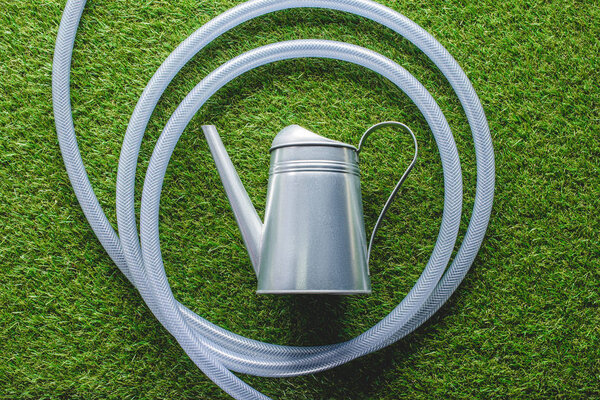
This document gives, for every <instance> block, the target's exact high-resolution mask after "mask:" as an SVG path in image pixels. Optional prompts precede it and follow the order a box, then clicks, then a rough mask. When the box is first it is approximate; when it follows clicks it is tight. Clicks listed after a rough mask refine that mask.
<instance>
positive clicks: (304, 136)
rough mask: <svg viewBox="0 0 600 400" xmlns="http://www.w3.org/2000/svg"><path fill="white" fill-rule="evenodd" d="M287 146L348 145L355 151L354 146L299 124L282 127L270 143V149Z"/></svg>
mask: <svg viewBox="0 0 600 400" xmlns="http://www.w3.org/2000/svg"><path fill="white" fill-rule="evenodd" d="M288 146H333V147H348V148H350V149H352V150H355V151H356V147H354V146H352V145H349V144H347V143H344V142H338V141H337V140H332V139H327V138H325V137H323V136H319V135H317V134H316V133H314V132H311V131H309V130H308V129H304V128H303V127H301V126H300V125H290V126H288V127H286V128H283V129H282V130H281V131H280V132H279V133H278V134H277V136H275V139H273V143H272V144H271V151H272V150H275V149H278V148H280V147H288Z"/></svg>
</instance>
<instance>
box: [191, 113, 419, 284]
mask: <svg viewBox="0 0 600 400" xmlns="http://www.w3.org/2000/svg"><path fill="white" fill-rule="evenodd" d="M390 125H401V126H403V127H405V128H406V129H408V131H409V132H410V133H411V135H412V136H413V141H414V144H415V150H416V149H417V147H416V146H417V142H416V139H415V137H414V135H413V133H412V131H410V129H409V128H408V127H407V126H406V125H404V124H401V123H399V122H395V121H388V122H383V123H380V124H377V125H374V126H373V127H371V128H369V130H367V131H366V132H365V134H364V135H363V137H362V139H361V141H360V144H359V146H358V148H357V147H354V146H352V145H350V144H346V143H343V142H338V141H335V140H332V139H328V138H325V137H322V136H319V135H317V134H316V133H313V132H311V131H309V130H307V129H304V128H302V127H300V126H298V125H291V126H288V127H287V128H285V129H283V130H282V131H281V132H279V133H278V134H277V136H276V137H275V139H274V140H273V143H272V145H271V150H270V153H271V166H270V171H269V184H268V189H267V202H266V210H265V218H264V222H263V221H261V219H260V217H259V216H258V213H257V212H256V209H255V208H254V206H253V205H252V202H251V200H250V197H249V196H248V194H247V192H246V190H245V189H244V186H243V185H242V182H241V180H240V178H239V176H238V174H237V172H236V170H235V168H234V166H233V163H232V162H231V160H230V158H229V156H228V154H227V151H226V150H225V147H224V145H223V142H222V141H221V138H220V137H219V134H218V133H217V129H216V128H215V127H214V126H213V125H205V126H203V127H202V130H203V131H204V136H205V137H206V140H207V142H208V146H209V148H210V152H211V154H212V156H213V158H214V161H215V164H216V167H217V170H218V172H219V176H220V177H221V180H222V182H223V186H224V188H225V193H226V194H227V197H228V198H229V203H230V204H231V208H232V209H233V213H234V215H235V219H236V221H237V224H238V226H239V229H240V231H241V234H242V238H243V240H244V244H245V245H246V248H247V250H248V254H249V255H250V260H251V262H252V266H253V267H254V271H255V273H256V276H257V278H258V290H257V293H259V294H368V293H371V282H370V278H369V267H368V260H369V255H370V250H371V245H372V243H373V239H374V237H375V233H376V232H377V229H378V227H379V225H380V224H381V220H382V219H383V217H384V215H385V213H386V211H387V209H388V208H389V205H390V203H391V201H392V200H393V198H394V196H395V195H396V194H397V192H398V189H399V188H400V185H401V184H402V182H403V181H404V179H406V176H407V175H408V173H409V172H410V170H411V169H412V167H413V166H414V163H415V161H416V151H415V157H414V158H413V162H412V163H411V165H410V166H409V168H408V169H407V170H406V172H405V173H404V175H403V176H402V178H401V179H400V181H399V182H398V184H397V185H396V187H395V188H394V190H393V191H392V194H391V195H390V197H389V199H388V201H387V203H386V205H385V206H384V209H383V211H382V212H381V214H380V216H379V219H378V220H377V223H376V224H375V228H374V230H373V234H372V235H371V240H370V243H369V247H368V248H367V239H366V232H365V224H364V218H363V206H362V196H361V188H360V170H359V165H358V161H359V157H358V156H359V153H360V150H361V148H362V144H363V143H364V140H365V139H366V138H367V137H368V136H369V134H370V133H372V132H373V131H375V130H377V129H379V128H382V127H385V126H390Z"/></svg>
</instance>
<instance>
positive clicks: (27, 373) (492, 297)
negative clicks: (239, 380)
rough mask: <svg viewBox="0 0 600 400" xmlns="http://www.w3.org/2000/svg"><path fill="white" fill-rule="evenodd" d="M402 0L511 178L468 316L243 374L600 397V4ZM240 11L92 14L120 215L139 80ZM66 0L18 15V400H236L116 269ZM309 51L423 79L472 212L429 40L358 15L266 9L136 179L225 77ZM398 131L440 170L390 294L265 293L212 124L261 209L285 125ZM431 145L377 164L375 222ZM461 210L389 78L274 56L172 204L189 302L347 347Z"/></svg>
mask: <svg viewBox="0 0 600 400" xmlns="http://www.w3.org/2000/svg"><path fill="white" fill-rule="evenodd" d="M382 2H383V3H385V4H387V5H389V6H391V7H393V8H394V9H396V10H398V11H400V12H402V13H404V14H405V15H407V16H408V17H409V18H411V19H413V20H414V21H416V22H417V23H419V24H420V25H421V26H423V27H424V28H425V29H427V30H428V31H429V32H431V33H432V34H433V35H434V36H435V37H436V38H437V39H438V40H439V41H440V42H441V43H442V44H443V45H444V46H446V48H447V49H448V50H449V51H450V53H451V54H452V55H453V56H454V57H455V58H456V59H457V60H458V61H459V63H460V65H461V66H462V67H463V68H464V70H465V71H466V73H467V75H468V76H469V78H470V79H471V81H472V83H473V85H474V87H475V89H476V91H477V93H478V94H479V96H480V98H481V100H482V103H483V105H484V108H485V110H486V113H487V117H488V120H489V123H490V128H491V132H492V135H493V138H494V145H495V149H496V160H497V171H498V172H497V191H496V200H495V207H494V213H493V215H492V220H491V224H490V228H489V230H488V233H487V239H486V240H485V242H484V244H483V247H482V249H481V252H480V253H479V256H478V258H477V260H476V262H475V264H474V267H473V269H472V271H471V272H470V273H469V275H468V276H467V278H466V280H465V281H464V283H463V284H462V285H461V287H460V288H459V289H458V291H457V292H456V294H455V295H454V296H453V297H452V299H451V301H450V302H449V303H448V304H447V305H446V306H445V307H444V308H443V309H442V310H441V311H440V312H439V313H438V314H436V315H435V316H434V317H433V318H432V319H431V320H430V321H429V322H428V323H427V324H426V325H425V326H424V327H422V328H421V329H419V330H418V331H417V332H416V333H414V334H412V335H411V336H409V337H408V338H406V339H405V340H402V341H400V342H399V343H396V344H394V345H392V346H390V347H389V348H386V349H385V350H382V351H379V352H377V353H375V354H373V355H370V356H367V357H364V358H361V359H359V360H356V361H354V362H352V363H350V364H349V365H345V366H343V367H340V368H336V369H334V370H331V371H328V372H324V373H320V374H317V375H314V376H305V377H298V378H292V379H264V378H256V377H247V376H244V377H243V379H244V380H246V381H247V382H249V383H250V384H252V385H254V386H255V387H256V388H257V389H259V390H261V391H263V392H265V393H266V394H268V395H270V396H272V397H274V398H277V399H397V398H402V399H429V398H451V399H467V398H468V399H471V398H485V399H500V398H523V399H525V398H531V399H534V398H539V399H547V398H563V399H567V398H568V399H586V398H600V331H599V326H600V309H599V307H600V294H599V293H600V283H599V282H600V269H599V264H600V247H599V239H598V238H599V233H598V232H599V230H600V223H599V217H598V209H599V208H600V200H599V194H600V176H599V174H600V128H599V124H600V121H599V115H600V89H599V87H598V81H599V78H600V76H599V74H598V69H599V67H600V65H599V58H600V57H599V55H600V44H599V39H598V38H599V37H600V28H599V26H600V25H599V23H598V21H599V20H600V8H599V7H598V4H597V3H595V2H593V1H587V2H586V1H572V0H570V1H535V0H532V1H526V2H525V1H523V2H521V1H515V0H511V1H506V2H502V3H499V2H495V1H491V0H484V1H480V2H474V1H456V0H452V1H441V0H435V1H428V2H421V1H411V0H406V1H405V0H401V1H394V0H385V1H382ZM237 3H238V2H237V1H226V0H219V1H197V0H184V1H178V2H175V1H166V0H156V1H143V2H142V1H140V2H133V1H131V2H122V1H119V2H116V1H109V0H90V1H89V4H88V5H87V7H86V10H85V12H84V15H83V19H82V25H81V28H80V31H79V34H78V36H77V41H76V46H75V53H74V61H73V64H74V65H73V72H72V88H73V108H74V112H75V117H74V118H75V124H76V129H77V132H78V137H79V143H80V147H81V150H82V153H83V157H84V161H85V163H86V166H87V167H88V172H89V173H90V179H91V181H92V183H93V185H94V187H95V189H96V193H97V195H98V197H99V200H100V202H101V204H102V205H103V206H104V207H105V210H106V211H107V214H108V216H109V218H110V220H111V221H112V222H113V223H114V222H116V219H115V216H114V195H115V193H114V192H115V179H116V170H117V162H118V157H119V151H120V145H121V141H122V138H123V134H124V131H125V127H126V125H127V121H128V118H129V116H130V115H131V112H132V110H133V107H134V106H135V104H136V101H137V99H138V97H139V95H140V93H141V91H142V89H143V88H144V86H145V84H146V83H147V81H148V80H149V79H150V77H151V76H152V74H153V73H154V71H155V70H156V69H157V68H158V66H159V65H160V63H161V62H162V61H163V60H164V59H165V57H166V56H167V55H168V54H169V53H170V52H171V51H172V50H173V49H174V48H175V46H176V45H177V44H178V43H180V42H181V41H182V40H183V39H185V38H186V37H187V36H188V35H189V34H190V33H191V32H193V30H194V29H196V28H197V27H199V26H201V25H202V24H203V23H205V22H207V21H208V20H209V19H210V18H212V17H214V16H216V15H218V14H219V13H221V12H222V11H224V10H226V9H228V8H230V7H231V6H233V5H235V4H237ZM63 7H64V1H54V0H44V1H41V2H40V1H32V0H19V1H16V0H0V10H1V11H0V25H1V26H2V35H0V59H1V60H2V61H1V62H0V130H1V131H0V132H1V133H2V141H1V142H0V154H1V157H0V216H1V218H2V223H1V224H0V329H1V338H2V340H1V343H0V354H1V355H2V362H0V399H34V398H35V399H55V398H61V399H78V398H80V399H84V398H85V399H90V398H111V399H161V398H179V399H192V398H194V399H209V398H210V399H226V398H228V397H227V396H226V395H225V394H224V393H223V392H222V391H221V390H220V389H218V388H217V387H216V386H215V385H214V384H213V383H212V382H210V381H209V380H208V379H207V378H206V377H205V376H204V375H203V374H202V373H201V372H200V371H199V370H198V369H197V368H196V367H195V366H194V365H193V363H192V362H191V361H190V360H189V359H188V357H187V356H186V355H185V354H184V353H183V351H182V350H181V349H180V348H179V346H178V345H177V344H176V343H175V341H174V339H173V338H172V337H171V336H170V335H169V334H168V333H167V332H166V331H165V330H164V329H163V328H162V327H161V326H160V324H159V323H158V322H157V321H156V320H155V318H154V317H153V316H152V315H151V313H150V312H149V311H148V309H147V308H146V306H145V305H144V304H143V302H142V300H141V298H140V297H139V295H138V294H137V293H136V291H135V290H134V288H133V287H132V286H131V285H130V284H129V282H127V280H126V279H125V278H124V277H123V276H121V274H120V273H119V271H118V270H117V268H116V267H115V266H114V265H113V264H112V263H111V261H110V259H109V258H108V256H107V255H106V254H105V252H104V251H103V249H102V248H101V246H100V245H99V243H98V241H97V240H96V239H95V237H94V235H93V233H92V232H91V230H90V229H89V226H88V224H87V222H86V221H85V219H84V216H83V214H82V212H81V210H80V208H79V206H78V203H77V200H76V198H75V196H74V194H73V191H72V189H71V187H70V184H69V181H68V178H67V175H66V172H65V170H64V167H63V164H62V159H61V156H60V151H59V147H58V143H57V140H56V136H55V130H54V125H53V117H52V104H51V90H50V88H51V78H50V73H51V67H52V55H53V45H54V40H55V36H56V32H57V27H58V23H59V21H60V15H61V12H62V9H63ZM308 37H315V38H327V39H335V40H341V41H348V42H352V43H357V44H360V45H363V46H366V47H368V48H371V49H374V50H376V51H379V52H381V53H383V54H384V55H386V56H389V57H390V58H392V59H394V60H397V61H398V62H399V63H400V64H401V65H403V66H405V67H406V68H407V69H408V70H409V71H411V72H412V73H413V74H414V75H415V76H417V77H418V78H419V79H420V80H421V82H423V84H424V85H425V86H426V87H427V88H428V89H429V90H430V92H431V93H432V94H433V96H434V97H435V98H436V100H437V101H438V103H439V104H440V106H441V108H442V110H443V111H444V113H445V114H446V117H447V118H448V121H449V122H450V125H451V126H452V128H453V131H454V133H455V136H456V140H457V144H458V147H459V151H460V152H461V160H462V164H463V170H464V183H465V186H466V190H465V195H466V208H465V210H469V209H470V206H471V205H472V197H473V193H474V180H475V164H474V154H473V149H472V143H471V140H470V133H469V129H468V125H467V123H466V120H465V117H464V114H463V113H462V111H461V108H460V104H459V103H458V100H457V99H456V97H455V96H454V94H453V92H452V90H451V88H450V87H449V85H448V84H447V82H446V81H445V79H444V78H443V76H441V74H440V73H439V71H437V70H436V69H435V68H434V67H433V66H432V64H431V62H429V61H428V60H427V58H426V57H425V56H424V55H423V54H421V53H420V52H419V51H418V50H417V49H416V48H414V47H413V46H412V45H410V44H409V43H407V42H406V41H404V40H402V39H400V38H398V37H397V36H396V35H394V34H393V33H391V32H390V31H388V30H387V29H385V28H382V27H380V26H378V25H377V24H375V23H371V22H369V21H365V20H363V19H361V18H356V17H351V16H347V15H344V14H341V13H337V12H327V11H311V10H300V11H289V12H281V13H277V14H275V15H272V16H269V17H263V18H259V19H257V20H256V21H254V22H251V23H248V24H245V25H244V26H243V27H241V28H238V29H235V30H234V31H232V32H230V33H228V34H226V35H225V36H224V37H222V38H220V39H218V40H216V41H215V42H214V43H213V44H212V45H210V46H209V48H208V49H206V50H205V51H202V52H201V53H200V54H199V55H198V56H196V57H195V58H194V59H193V61H192V62H191V63H190V64H189V65H188V66H186V67H185V68H184V70H183V71H182V72H181V73H180V74H179V75H178V76H177V78H176V79H175V81H174V82H173V83H172V84H171V86H170V87H169V89H168V90H167V92H166V94H165V95H164V97H163V99H162V100H161V102H160V104H159V106H158V108H157V110H156V111H155V113H154V115H153V117H152V120H151V121H150V125H149V129H148V132H147V135H146V138H145V141H144V145H143V149H142V155H141V159H140V168H139V170H140V171H143V170H144V169H145V166H146V165H147V161H148V158H149V155H150V153H151V151H152V148H153V146H154V142H155V140H156V138H157V137H158V135H159V133H160V130H161V128H162V127H163V126H164V123H165V122H166V120H167V118H168V116H169V115H170V113H171V112H173V110H174V109H175V107H176V105H177V104H178V102H179V101H180V100H181V99H182V98H183V96H184V95H185V94H186V93H187V92H188V91H189V90H190V89H191V88H192V87H193V86H194V85H195V84H196V83H197V82H198V81H199V80H200V79H201V78H202V77H203V76H205V75H206V74H207V73H208V72H209V71H211V70H212V69H214V68H215V67H217V66H218V65H220V64H221V63H223V62H224V61H226V60H227V59H229V58H231V57H233V56H235V55H237V54H239V53H240V52H242V51H245V50H249V49H251V48H253V47H256V46H258V45H261V44H266V43H271V42H274V41H278V40H286V39H296V38H308ZM386 119H396V120H400V121H403V122H406V123H408V124H409V125H410V126H411V127H413V129H414V130H415V131H416V133H417V135H418V139H419V142H420V146H421V158H420V160H419V162H418V164H417V167H416V169H415V171H414V173H413V175H412V176H411V177H410V178H409V180H408V181H407V183H406V186H405V188H404V189H403V190H402V193H401V195H400V198H399V200H398V201H397V202H396V203H395V205H394V206H393V208H392V210H391V212H390V215H389V218H388V219H387V220H386V223H385V224H384V227H383V230H382V231H381V236H380V238H379V239H378V241H377V246H376V248H375V252H374V255H373V257H374V259H373V264H372V278H373V289H374V290H373V295H372V296H368V297H351V298H350V297H344V298H319V297H310V296H307V297H302V296H296V297H292V296H284V297H272V296H257V295H256V294H255V293H254V290H255V286H256V282H255V278H254V276H253V274H252V272H251V268H250V266H249V260H248V257H247V255H246V252H245V249H244V247H243V244H242V241H241V237H240V234H239V233H238V230H237V227H236V226H235V223H234V221H233V217H232V214H231V212H230V208H229V206H228V203H227V200H226V198H225V195H224V193H223V190H222V188H221V184H220V182H219V178H218V175H217V173H216V171H215V168H214V165H213V162H212V160H211V159H210V157H209V153H208V149H207V146H206V144H205V142H204V140H203V137H202V135H201V131H200V125H201V124H203V123H214V124H215V125H217V126H218V128H219V130H220V132H221V134H222V135H223V140H224V142H225V144H226V146H227V147H228V149H229V150H230V152H231V156H232V159H233V161H234V163H235V164H236V166H237V167H238V169H239V171H240V174H241V177H242V180H243V182H244V183H245V184H246V186H247V188H248V190H249V194H250V197H251V198H252V199H253V201H254V202H255V204H256V206H257V209H258V210H263V209H264V205H265V204H264V199H265V193H266V183H267V176H268V175H267V174H268V162H269V161H268V151H267V150H268V148H269V144H270V141H271V140H272V138H273V136H274V135H275V134H276V133H277V132H278V131H279V130H280V129H281V128H283V127H285V126H287V125H289V124H292V123H298V124H301V125H303V126H305V127H307V128H309V129H312V130H313V131H315V132H317V133H320V134H323V135H326V136H328V137H331V138H334V139H337V140H344V141H347V142H352V143H357V141H358V139H359V137H360V134H361V132H362V131H363V130H364V129H365V128H366V127H368V126H370V125H371V124H374V123H376V122H379V121H383V120H386ZM411 152H412V150H411V145H410V140H409V138H408V137H406V136H405V135H401V136H397V135H394V134H392V132H387V133H386V134H381V135H377V137H374V138H373V141H372V142H371V145H370V147H369V149H368V150H365V153H364V154H365V155H364V157H363V162H364V164H363V166H362V169H363V195H364V200H365V214H366V220H367V225H368V226H367V228H368V229H369V228H370V227H372V225H373V223H374V221H375V217H376V215H377V213H378V211H379V207H380V206H381V205H382V204H383V202H384V200H385V198H386V196H387V194H388V192H389V190H390V188H391V185H392V184H393V182H394V180H395V179H397V177H398V173H399V172H400V171H401V170H402V169H403V168H404V166H405V165H406V163H407V162H408V161H409V159H410V156H411ZM141 177H142V176H141V175H140V182H141ZM442 196H443V191H442V175H441V170H440V163H439V158H438V154H437V150H436V147H435V143H434V142H433V140H432V138H431V134H430V131H429V130H428V128H427V125H426V123H425V121H424V120H423V118H422V117H421V116H420V115H419V113H418V112H417V110H416V109H415V107H414V106H413V105H412V103H411V102H410V101H409V100H408V99H407V98H406V96H404V95H403V94H401V93H399V92H398V90H397V89H395V88H394V87H392V85H391V84H390V83H389V82H387V81H385V80H384V79H382V78H379V77H377V76H376V75H374V74H372V73H368V72H366V71H365V70H363V69H361V68H358V67H355V66H351V65H348V64H345V63H339V62H333V61H321V60H310V61H307V60H297V61H288V62H281V63H277V64H274V65H271V66H267V67H263V68H260V69H259V70H257V71H254V72H252V73H248V74H246V75H244V76H243V77H241V78H239V79H237V80H236V81H234V82H233V83H232V84H230V85H228V86H227V87H226V88H225V89H224V90H221V91H220V92H219V93H218V94H217V95H216V96H215V97H214V98H213V99H212V100H211V101H210V104H208V105H207V106H206V107H204V108H203V109H202V110H201V112H200V113H199V114H198V115H197V116H196V117H195V119H194V120H193V121H192V123H191V124H190V126H189V127H188V129H187V130H186V132H185V134H184V136H183V137H182V139H181V141H180V143H179V145H178V147H177V149H176V152H175V155H174V157H173V159H172V161H171V164H170V167H169V170H168V174H167V180H166V184H165V190H164V192H163V201H162V208H161V238H162V249H163V253H164V258H165V263H166V267H167V273H168V275H169V278H170V281H171V285H172V287H173V290H174V292H175V295H176V297H177V298H178V299H180V300H181V301H182V302H183V303H184V304H186V305H188V306H189V307H190V308H192V309H193V310H195V311H196V312H198V313H199V314H200V315H203V316H205V317H206V318H208V319H209V320H211V321H213V322H215V323H217V324H220V325H222V326H225V327H227V328H228V329H231V330H233V331H235V332H237V333H241V334H243V335H246V336H249V337H252V338H257V339H263V340H267V341H271V342H276V343H282V344H319V343H332V342H337V341H340V340H344V339H349V338H351V337H353V336H355V335H357V334H359V333H360V332H362V331H363V330H364V329H366V328H367V327H369V326H371V325H372V324H374V323H375V322H377V321H378V320H379V319H380V318H382V317H383V316H384V315H386V314H387V313H388V312H389V311H390V310H391V309H392V308H393V307H394V305H395V304H397V303H398V302H399V301H400V299H401V298H402V297H403V295H405V294H406V292H407V291H408V290H409V289H410V287H411V286H412V285H413V284H414V281H415V280H416V278H417V276H418V275H419V273H420V271H421V270H422V268H423V266H424V264H425V262H426V261H427V258H428V256H429V253H430V251H431V249H432V247H433V245H434V242H435V237H436V234H437V229H438V225H439V221H440V213H441V208H442ZM260 213H261V214H262V211H261V212H260ZM469 215H470V213H469V212H468V211H467V212H466V215H465V216H464V222H465V224H464V225H466V222H467V221H468V216H469ZM463 232H464V226H463Z"/></svg>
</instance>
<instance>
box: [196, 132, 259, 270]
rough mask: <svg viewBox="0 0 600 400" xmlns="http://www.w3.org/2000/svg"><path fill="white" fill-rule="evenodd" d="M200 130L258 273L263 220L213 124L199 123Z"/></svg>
mask: <svg viewBox="0 0 600 400" xmlns="http://www.w3.org/2000/svg"><path fill="white" fill-rule="evenodd" d="M202 130H203V131H204V136H205V137H206V141H207V142H208V146H209V148H210V152H211V154H212V156H213V159H214V160H215V164H216V166H217V170H218V171H219V176H220V177H221V181H222V182H223V187H224V188H225V193H226V194H227V197H228V199H229V203H230V204H231V208H232V209H233V214H234V215H235V219H236V221H237V224H238V226H239V228H240V232H241V233H242V238H243V239H244V244H245V245H246V248H247V249H248V254H249V255H250V260H251V262H252V266H253V267H254V272H255V273H256V275H257V276H258V270H259V261H260V242H261V237H262V231H263V223H262V221H261V220H260V217H259V216H258V213H257V212H256V209H255V208H254V205H252V201H251V200H250V197H249V196H248V193H247V192H246V189H245V188H244V185H242V181H241V180H240V177H239V176H238V173H237V172H236V170H235V168H234V166H233V163H232V162H231V159H230V158H229V155H228V154H227V151H226V150H225V146H223V142H222V141H221V138H220V137H219V134H218V133H217V128H215V126H214V125H204V126H202Z"/></svg>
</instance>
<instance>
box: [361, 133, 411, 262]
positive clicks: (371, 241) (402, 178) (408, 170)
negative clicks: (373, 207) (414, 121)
mask: <svg viewBox="0 0 600 400" xmlns="http://www.w3.org/2000/svg"><path fill="white" fill-rule="evenodd" d="M388 126H399V127H402V128H405V129H406V130H407V131H408V132H409V133H410V135H411V136H412V139H413V143H414V144H415V155H414V156H413V159H412V161H411V162H410V165H409V166H408V168H406V171H404V174H402V177H401V178H400V180H399V181H398V183H397V184H396V186H395V187H394V190H392V193H391V194H390V197H388V199H387V201H386V202H385V205H384V206H383V209H382V210H381V213H380V214H379V218H377V222H376V223H375V227H374V228H373V232H372V233H371V238H370V239H369V248H368V250H367V261H369V260H370V258H371V248H372V247H373V241H374V240H375V235H376V234H377V231H378V230H379V227H380V226H381V222H382V221H383V218H384V217H385V214H386V213H387V211H388V209H389V208H390V205H391V204H392V201H393V200H394V198H395V197H396V195H397V194H398V191H399V190H400V187H401V186H402V184H403V183H404V181H405V180H406V178H407V177H408V175H409V174H410V171H412V169H413V167H414V166H415V164H416V162H417V156H418V155H419V146H418V144H417V138H416V137H415V134H414V133H413V131H412V130H411V129H410V128H409V127H408V126H406V125H405V124H403V123H402V122H396V121H385V122H380V123H378V124H375V125H373V126H372V127H370V128H369V129H367V130H366V131H365V133H363V135H362V137H361V138H360V142H359V143H358V149H357V150H356V154H360V151H361V150H362V147H363V144H364V142H365V140H366V139H367V138H368V137H369V136H370V135H371V133H373V132H375V131H377V130H379V129H381V128H385V127H388Z"/></svg>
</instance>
